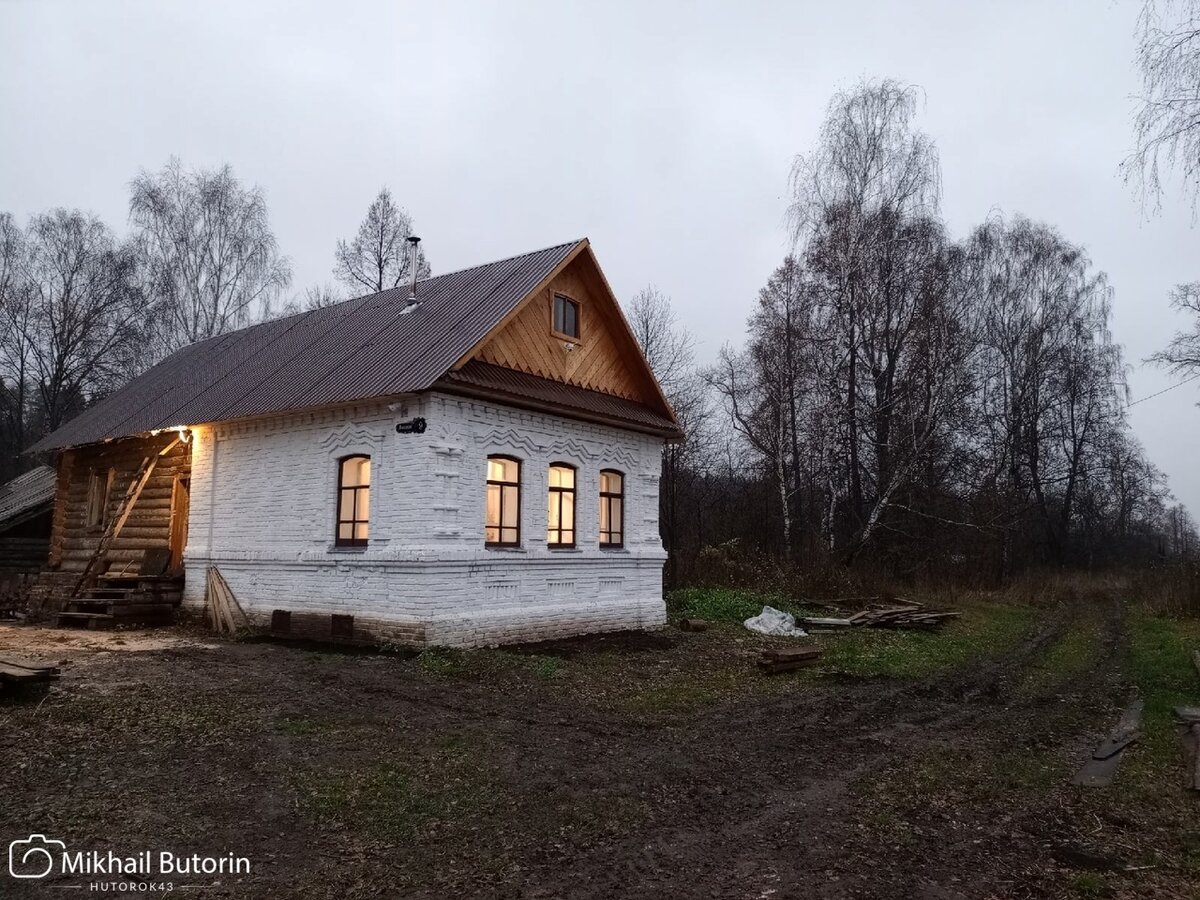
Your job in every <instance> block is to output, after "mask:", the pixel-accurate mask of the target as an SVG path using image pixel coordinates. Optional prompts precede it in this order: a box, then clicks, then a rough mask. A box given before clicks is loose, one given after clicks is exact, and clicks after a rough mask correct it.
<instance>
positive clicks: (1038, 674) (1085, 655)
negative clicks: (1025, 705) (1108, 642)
mask: <svg viewBox="0 0 1200 900" xmlns="http://www.w3.org/2000/svg"><path fill="white" fill-rule="evenodd" d="M1099 654H1100V623H1099V622H1098V621H1096V620H1095V619H1094V618H1093V619H1084V620H1081V621H1076V622H1074V623H1072V625H1071V627H1070V628H1069V629H1067V631H1066V632H1065V633H1064V634H1063V635H1062V637H1060V638H1059V639H1058V640H1056V641H1055V642H1054V643H1053V644H1052V645H1051V646H1050V648H1049V649H1048V650H1047V651H1046V652H1045V653H1044V654H1042V656H1041V657H1040V658H1039V659H1038V660H1037V661H1036V662H1035V663H1034V664H1033V665H1031V666H1030V667H1029V668H1028V669H1027V670H1026V671H1025V674H1024V676H1023V678H1022V681H1021V685H1020V690H1021V692H1022V693H1024V694H1026V695H1030V694H1036V693H1039V692H1041V691H1046V690H1049V689H1052V688H1053V687H1054V685H1056V684H1059V683H1060V682H1063V681H1066V680H1068V679H1069V678H1070V677H1071V676H1072V675H1077V674H1079V673H1080V672H1084V671H1087V669H1088V668H1090V667H1091V666H1092V665H1094V664H1095V662H1096V660H1097V657H1098V656H1099Z"/></svg>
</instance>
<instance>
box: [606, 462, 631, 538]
mask: <svg viewBox="0 0 1200 900" xmlns="http://www.w3.org/2000/svg"><path fill="white" fill-rule="evenodd" d="M600 546H601V547H610V548H616V547H623V546H625V476H624V475H622V474H621V473H620V472H618V471H617V470H616V469H602V470H601V471H600Z"/></svg>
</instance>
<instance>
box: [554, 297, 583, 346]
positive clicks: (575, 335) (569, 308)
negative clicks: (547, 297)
mask: <svg viewBox="0 0 1200 900" xmlns="http://www.w3.org/2000/svg"><path fill="white" fill-rule="evenodd" d="M554 333H555V334H557V335H558V336H559V337H564V338H568V339H569V340H572V341H577V340H579V303H578V302H577V301H575V300H572V299H571V298H570V297H564V296H563V295H562V294H555V295H554Z"/></svg>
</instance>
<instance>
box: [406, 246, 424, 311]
mask: <svg viewBox="0 0 1200 900" xmlns="http://www.w3.org/2000/svg"><path fill="white" fill-rule="evenodd" d="M408 243H409V246H410V247H412V260H411V264H412V287H410V288H409V292H408V305H409V306H416V305H417V259H418V246H419V245H420V243H421V239H420V238H419V237H417V236H416V235H415V234H410V235H409V236H408Z"/></svg>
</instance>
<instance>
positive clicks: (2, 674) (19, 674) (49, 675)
mask: <svg viewBox="0 0 1200 900" xmlns="http://www.w3.org/2000/svg"><path fill="white" fill-rule="evenodd" d="M56 677H57V675H56V674H55V673H53V672H51V671H50V670H48V669H41V670H34V669H21V668H18V667H16V666H8V665H5V664H4V663H2V662H0V681H5V682H8V683H10V684H22V683H28V682H33V681H51V680H53V679H54V678H56Z"/></svg>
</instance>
